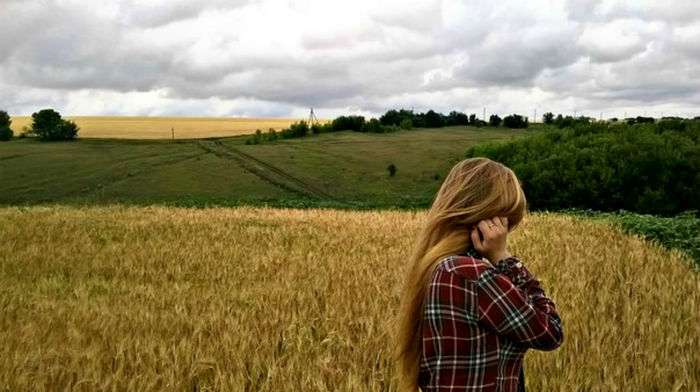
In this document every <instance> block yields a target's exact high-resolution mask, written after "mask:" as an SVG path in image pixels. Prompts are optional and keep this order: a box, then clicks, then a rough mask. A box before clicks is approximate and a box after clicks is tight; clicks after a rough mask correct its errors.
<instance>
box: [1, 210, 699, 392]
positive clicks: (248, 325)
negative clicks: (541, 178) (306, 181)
mask: <svg viewBox="0 0 700 392" xmlns="http://www.w3.org/2000/svg"><path fill="white" fill-rule="evenodd" d="M424 216H425V215H424V212H422V211H419V212H411V211H381V212H380V211H361V212H360V211H355V212H350V211H340V210H322V209H308V210H293V209H271V208H263V207H239V208H210V209H185V208H167V207H156V206H151V207H133V206H132V207H126V206H121V205H108V206H102V207H67V206H51V207H49V206H34V207H4V208H0V238H1V239H2V244H3V245H2V246H1V247H0V268H1V269H0V292H1V295H0V313H1V314H2V317H0V380H2V388H0V389H3V388H4V389H6V390H10V391H23V390H27V391H28V390H31V391H42V390H66V389H71V390H75V391H94V390H128V391H154V390H191V391H192V390H197V391H214V390H215V391H219V390H221V391H392V390H395V385H396V383H395V381H396V380H394V373H393V368H392V363H391V360H390V358H389V351H388V350H389V342H390V341H391V338H392V336H393V334H394V331H393V329H392V324H391V322H390V321H391V316H392V315H393V314H394V313H395V311H396V309H397V305H398V299H399V290H400V283H401V277H402V275H403V272H404V267H405V262H406V260H407V256H408V254H409V252H410V249H411V247H412V244H413V240H414V236H415V234H416V233H417V231H418V229H419V228H420V225H421V223H422V222H423V218H424ZM510 238H511V239H510V247H511V251H512V252H513V253H514V254H516V255H519V256H521V257H522V259H523V260H524V261H525V263H526V265H528V268H529V269H530V270H531V271H532V272H533V273H534V274H535V275H536V276H537V277H538V279H539V280H540V281H541V283H542V286H543V288H544V289H545V291H546V292H547V294H548V295H549V296H550V297H551V298H552V299H553V300H554V301H555V303H556V304H557V306H558V309H559V312H560V314H561V316H562V319H563V324H564V329H565V339H564V343H563V344H562V346H561V347H560V348H559V349H557V350H555V351H553V352H547V353H544V352H537V351H533V350H530V351H528V353H527V355H526V357H525V375H526V384H527V388H528V390H532V391H697V390H700V354H699V353H700V343H699V342H700V314H699V313H700V301H699V296H700V279H699V277H698V274H695V273H693V272H691V267H690V260H689V259H688V258H686V257H684V256H682V255H681V254H679V253H678V252H677V251H666V250H663V249H661V248H660V247H658V246H657V245H655V244H649V243H646V242H645V241H643V240H642V239H640V238H639V237H634V236H629V235H626V234H622V233H621V232H620V231H619V230H617V229H615V228H612V227H611V226H609V225H607V224H605V223H603V222H594V221H588V220H582V218H575V217H571V216H567V215H559V214H554V213H533V214H531V215H529V216H527V217H526V219H525V220H524V221H523V223H522V226H521V227H520V228H518V229H517V230H515V231H514V232H513V233H512V235H511V237H510Z"/></svg>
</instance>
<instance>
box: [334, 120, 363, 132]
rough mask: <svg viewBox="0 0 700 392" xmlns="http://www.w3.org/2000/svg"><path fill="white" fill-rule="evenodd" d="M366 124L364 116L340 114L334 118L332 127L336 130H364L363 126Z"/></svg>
mask: <svg viewBox="0 0 700 392" xmlns="http://www.w3.org/2000/svg"><path fill="white" fill-rule="evenodd" d="M364 124H365V118H364V116H340V117H338V118H336V119H335V120H333V123H332V127H333V130H334V131H357V132H362V126H363V125H364Z"/></svg>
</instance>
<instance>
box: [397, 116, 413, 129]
mask: <svg viewBox="0 0 700 392" xmlns="http://www.w3.org/2000/svg"><path fill="white" fill-rule="evenodd" d="M399 126H400V127H401V129H405V130H410V129H412V128H413V121H411V119H410V118H405V119H403V120H401V124H400V125H399Z"/></svg>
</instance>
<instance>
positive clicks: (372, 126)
mask: <svg viewBox="0 0 700 392" xmlns="http://www.w3.org/2000/svg"><path fill="white" fill-rule="evenodd" d="M360 131H361V132H374V133H383V132H384V127H382V123H381V122H379V120H377V119H376V118H371V119H370V120H369V121H367V122H365V123H364V124H362V128H361V129H360Z"/></svg>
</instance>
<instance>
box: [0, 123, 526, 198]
mask: <svg viewBox="0 0 700 392" xmlns="http://www.w3.org/2000/svg"><path fill="white" fill-rule="evenodd" d="M526 133H527V131H522V130H510V129H505V128H497V129H494V128H467V127H450V128H439V129H415V130H411V131H400V132H396V133H391V134H367V133H357V132H350V131H347V132H334V133H328V134H320V135H315V136H311V137H306V138H302V139H288V140H280V141H277V142H275V143H272V144H262V145H246V144H245V137H231V138H219V139H192V140H175V141H168V140H116V139H104V140H98V139H83V140H77V141H73V142H65V143H61V142H58V143H42V142H39V141H36V140H29V139H19V140H14V141H11V142H9V143H5V144H3V145H2V150H0V154H1V155H0V204H23V203H28V204H31V203H36V202H54V201H59V202H64V203H104V202H112V201H119V202H124V203H136V204H142V203H173V204H178V205H196V206H201V205H207V204H212V203H217V204H221V205H237V204H241V203H246V204H247V203H253V204H259V203H263V202H269V203H272V204H274V205H318V206H323V205H330V206H337V207H352V208H361V207H365V206H370V207H386V206H427V205H428V204H429V202H430V198H431V197H432V195H433V194H434V192H435V191H436V190H437V188H438V186H439V185H440V183H441V181H442V179H443V177H444V175H445V174H446V173H447V171H448V170H449V168H450V167H451V166H452V164H454V162H456V161H457V160H460V159H462V156H463V154H464V151H465V149H466V148H467V147H468V146H470V145H473V144H475V143H479V142H482V141H487V140H496V139H504V138H511V137H517V136H518V135H524V134H526ZM392 163H393V164H394V165H395V166H396V167H397V172H396V174H395V176H393V177H390V176H389V172H388V170H387V167H388V165H389V164H392Z"/></svg>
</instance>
